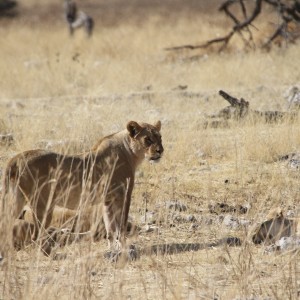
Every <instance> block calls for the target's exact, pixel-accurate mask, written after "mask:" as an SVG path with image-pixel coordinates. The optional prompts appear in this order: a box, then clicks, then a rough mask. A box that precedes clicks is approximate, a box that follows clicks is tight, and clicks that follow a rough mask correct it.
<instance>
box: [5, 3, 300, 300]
mask: <svg viewBox="0 0 300 300" xmlns="http://www.w3.org/2000/svg"><path fill="white" fill-rule="evenodd" d="M35 2H37V1H33V0H32V1H27V4H26V9H27V10H26V14H25V15H24V16H23V17H21V18H20V20H19V21H18V20H17V21H12V22H11V23H9V22H8V21H3V22H5V24H6V26H5V27H3V26H2V27H1V28H0V39H1V48H0V54H1V58H2V59H1V61H0V78H1V80H0V130H1V132H0V133H2V132H3V133H8V132H11V133H13V135H14V138H15V144H14V145H12V146H10V147H7V146H0V147H1V148H0V168H3V167H4V166H5V163H6V162H7V160H8V159H9V157H11V156H12V155H13V154H15V153H17V152H19V151H23V150H26V149H32V148H37V147H46V146H47V147H49V148H50V149H53V150H56V151H63V152H68V153H75V152H80V151H83V150H85V149H88V148H90V147H91V146H92V145H93V144H94V143H95V142H96V141H97V140H98V139H99V138H101V137H102V136H103V135H106V134H109V133H112V132H115V131H118V130H121V129H123V128H124V126H125V124H126V123H127V121H129V120H137V121H145V122H154V121H156V120H158V119H160V120H162V135H163V143H164V147H165V155H164V158H163V160H162V161H161V162H160V164H156V165H149V164H146V163H144V164H143V165H142V167H141V172H140V173H139V175H138V176H137V182H136V186H135V189H134V195H133V203H132V209H131V213H130V215H131V217H132V219H133V222H134V223H135V224H138V225H143V222H142V219H143V217H144V211H145V208H146V201H147V209H148V210H149V211H155V210H157V206H158V205H160V209H158V210H159V212H160V214H159V216H158V217H157V222H158V220H160V221H161V222H160V223H159V224H157V226H158V228H157V229H156V230H155V231H154V232H152V233H142V234H140V235H139V237H138V238H137V239H136V243H137V245H138V246H139V247H142V248H147V247H150V246H151V245H154V244H166V243H181V244H184V243H210V242H213V241H216V240H218V239H221V238H224V237H227V236H238V237H240V238H241V239H242V240H243V243H242V246H240V247H227V246H225V245H222V246H218V247H213V248H205V249H203V250H200V251H194V252H183V253H178V254H174V255H169V254H165V255H154V254H152V255H149V254H145V255H142V256H141V258H140V260H138V261H136V262H132V263H127V264H124V265H122V264H119V265H114V264H111V263H109V262H108V261H106V260H105V259H104V258H103V253H104V251H105V250H106V242H105V241H103V242H97V243H91V242H84V241H82V242H80V243H76V244H72V245H69V246H66V247H65V248H62V249H60V252H62V253H66V254H67V258H66V259H64V260H58V261H55V260H52V259H49V258H46V257H45V256H43V254H41V253H40V251H39V250H38V249H37V247H35V246H34V245H31V246H29V247H27V248H26V249H25V250H22V251H20V252H15V251H13V250H11V249H10V248H9V246H8V245H6V242H7V240H6V239H5V237H6V236H8V232H9V230H10V224H9V220H8V219H6V218H2V220H1V221H0V228H1V230H0V233H1V235H0V236H1V241H0V249H1V251H2V252H3V253H5V254H6V256H5V260H4V261H3V262H2V263H0V299H9V298H12V299H22V298H24V299H42V298H47V299H52V298H58V297H59V298H61V299H82V298H84V299H89V298H91V299H93V298H98V299H99V298H101V299H102V298H104V299H127V298H132V299H157V298H159V299H297V297H299V293H300V270H299V266H300V264H299V259H300V254H299V250H298V251H297V252H284V253H280V254H275V253H272V254H270V255H265V254H264V253H263V250H264V249H263V247H258V246H255V245H253V244H252V243H251V241H250V240H249V230H250V229H251V228H252V227H253V225H255V224H256V222H258V221H261V220H263V218H264V216H265V215H266V214H267V213H268V211H269V209H270V208H272V207H275V206H281V207H282V208H283V209H285V210H295V208H297V207H299V200H300V194H299V173H298V172H297V171H296V172H295V171H291V170H289V169H288V168H287V166H286V164H285V163H284V162H283V163H281V162H278V161H276V159H277V158H278V156H279V155H283V154H286V153H290V152H295V151H298V150H299V146H300V133H299V125H300V124H299V121H296V122H295V123H282V124H273V125H270V124H264V123H260V122H258V123H255V124H253V123H251V122H249V123H246V124H242V125H241V124H231V126H230V127H229V128H219V129H211V128H209V129H205V130H204V129H203V127H202V123H203V121H204V120H205V116H206V115H209V114H212V113H215V112H217V111H218V110H219V109H221V108H223V107H224V106H225V105H226V103H225V101H224V100H222V99H221V98H220V97H219V96H218V95H217V94H218V91H219V89H224V90H225V91H228V92H229V93H232V94H233V95H235V96H237V97H244V98H245V99H247V100H249V101H250V103H251V104H250V105H251V107H252V108H253V109H260V110H272V109H279V110H285V109H286V102H285V101H286V100H285V99H284V97H283V94H284V92H285V91H286V89H287V88H288V87H290V86H293V85H297V84H298V85H299V82H300V60H299V58H300V57H299V45H292V46H291V47H289V48H281V49H275V50H274V51H272V52H270V53H262V52H260V51H254V52H251V53H244V52H243V51H241V50H240V49H239V48H240V43H239V40H238V39H237V40H236V41H235V43H234V44H233V46H232V50H231V51H230V52H229V53H223V54H221V55H217V54H214V53H212V52H205V51H204V52H197V53H190V52H181V53H178V54H170V53H167V52H166V51H164V50H163V49H164V48H165V47H168V46H174V45H181V44H185V43H199V42H201V41H204V40H206V39H208V38H210V37H214V36H217V35H222V34H223V33H225V32H226V30H227V28H226V27H225V26H223V24H224V23H223V22H224V20H223V19H222V17H220V18H215V19H214V21H213V22H212V21H210V20H211V18H210V17H209V16H208V15H205V14H204V15H201V17H199V16H198V15H197V14H196V11H195V12H193V11H192V9H191V10H184V11H181V13H178V12H176V10H175V9H174V11H173V10H171V11H172V12H173V14H170V16H168V15H167V14H165V9H166V8H165V7H171V6H168V5H169V4H170V3H169V2H168V1H166V3H165V4H164V6H163V7H164V10H162V11H160V10H159V6H157V5H156V6H155V5H154V4H153V5H154V7H155V9H154V8H153V9H152V10H151V9H150V10H149V11H150V12H151V14H150V13H149V14H146V15H145V18H143V15H141V16H139V18H137V16H135V15H132V16H133V17H132V18H129V17H128V16H130V13H132V11H131V10H130V9H132V7H134V6H132V7H131V6H129V8H128V11H127V14H128V16H125V17H124V16H123V17H122V18H121V17H120V16H118V15H117V14H116V15H114V18H115V19H114V18H111V19H109V18H108V17H106V18H105V19H104V20H102V21H101V19H99V22H98V24H100V25H102V26H100V25H99V26H98V27H96V31H95V34H94V36H93V38H92V39H91V40H86V39H85V37H84V35H83V34H82V32H77V33H76V35H75V37H74V38H73V39H69V37H68V36H67V29H66V28H65V27H64V24H63V23H62V21H60V20H59V21H56V22H55V24H54V25H53V26H54V27H53V28H50V25H49V21H50V20H52V19H53V16H49V15H47V14H46V13H45V8H44V7H42V5H40V7H39V9H37V11H36V13H37V15H38V13H39V12H40V13H43V14H45V22H44V23H43V24H42V25H41V26H36V24H37V23H35V21H30V22H27V23H26V20H27V21H28V9H30V7H32V5H33V4H34V3H35ZM179 2H180V1H178V3H179ZM198 2H200V1H198ZM99 3H100V4H99V5H100V6H101V8H103V7H105V5H104V1H99ZM176 3H177V2H176ZM178 3H177V4H178ZM113 4H114V5H115V6H114V8H115V9H116V8H117V7H118V5H119V4H120V2H118V1H114V2H113ZM135 4H136V3H135ZM52 5H53V7H52V6H51V8H52V10H53V12H57V11H59V10H58V8H57V7H56V6H55V5H58V1H56V2H53V4H52ZM90 5H91V6H89V5H88V4H87V5H86V9H88V8H89V7H93V8H95V7H94V6H92V3H90ZM94 5H95V4H94ZM136 5H137V4H136ZM178 5H179V4H178ZM192 5H195V6H192ZM202 5H203V4H202ZM45 6H46V5H45ZM191 6H192V7H193V8H194V9H195V8H197V7H198V6H197V5H196V4H195V2H194V1H191ZM200 6H201V5H200V4H199V7H198V8H199V10H200ZM141 7H142V6H141ZM179 7H181V6H179ZM107 9H111V8H109V7H108V8H107ZM140 9H141V10H140V11H142V12H143V13H145V11H143V10H142V8H140ZM52 10H51V12H52ZM108 11H111V10H108ZM133 11H134V10H133ZM140 11H139V12H140ZM95 14H96V15H97V14H98V15H99V14H104V12H102V11H100V10H97V9H95ZM98 15H97V16H98ZM217 16H218V15H214V17H217ZM37 20H39V19H38V18H37ZM97 21H98V20H96V22H97ZM36 22H37V21H36ZM61 26H63V27H61ZM259 29H260V28H259ZM259 35H260V36H259V37H258V38H263V33H262V32H259ZM194 54H200V55H203V56H202V58H200V59H198V60H186V59H185V58H186V57H191V56H193V55H194ZM178 85H187V86H188V88H187V92H191V93H192V92H193V93H198V96H197V97H190V98H189V97H186V96H184V95H183V94H182V93H180V92H176V91H173V90H172V89H173V88H176V87H177V86H178ZM49 141H51V142H52V143H48V142H49ZM57 141H67V145H65V146H64V147H63V148H62V145H61V143H57ZM47 143H48V144H47ZM225 181H226V182H228V183H227V184H225ZM168 200H179V201H180V202H182V203H184V204H185V205H187V211H186V212H173V213H170V211H169V210H167V209H161V206H163V203H164V202H165V201H168ZM215 202H225V203H227V204H230V205H238V204H245V203H248V204H250V205H251V209H250V211H249V212H248V214H247V215H245V216H242V217H241V216H238V215H237V216H236V215H235V216H236V217H239V218H244V219H246V220H249V221H250V222H251V225H250V226H248V227H247V228H246V229H245V228H243V226H239V227H237V228H229V227H226V226H225V225H224V224H223V223H222V222H217V221H216V219H217V218H218V217H217V216H215V215H212V214H210V212H209V210H208V205H209V204H210V203H215ZM189 214H190V215H194V216H195V217H196V218H197V222H194V223H196V225H197V224H198V225H199V227H198V228H197V229H195V230H191V229H190V226H191V223H190V222H187V221H184V218H185V216H186V215H189ZM175 217H178V218H175ZM180 218H181V219H180ZM209 219H212V220H213V222H212V223H209V222H206V221H207V220H209ZM178 220H181V221H178ZM3 241H4V242H3Z"/></svg>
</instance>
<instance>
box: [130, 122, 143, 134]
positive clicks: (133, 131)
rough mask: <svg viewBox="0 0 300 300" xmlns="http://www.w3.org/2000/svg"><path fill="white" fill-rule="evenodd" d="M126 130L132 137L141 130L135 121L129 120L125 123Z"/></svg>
mask: <svg viewBox="0 0 300 300" xmlns="http://www.w3.org/2000/svg"><path fill="white" fill-rule="evenodd" d="M127 130H128V132H129V135H130V136H131V137H132V138H133V137H135V136H136V135H137V134H138V133H139V132H140V131H141V130H142V127H141V126H140V125H139V124H138V123H137V122H135V121H130V122H128V124H127Z"/></svg>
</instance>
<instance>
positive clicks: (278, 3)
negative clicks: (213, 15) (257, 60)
mask: <svg viewBox="0 0 300 300" xmlns="http://www.w3.org/2000/svg"><path fill="white" fill-rule="evenodd" d="M244 1H245V0H226V1H225V2H224V3H222V5H221V6H220V7H219V11H221V12H224V13H225V15H226V16H227V17H228V18H229V19H230V20H231V21H232V22H233V23H234V25H233V26H232V29H231V30H230V31H229V33H228V34H226V35H225V36H223V37H220V38H215V39H211V40H209V41H207V42H206V43H203V44H200V45H183V46H176V47H168V48H165V50H167V51H173V50H182V49H189V50H194V49H199V48H208V47H210V46H211V45H213V44H221V46H220V47H219V52H220V51H222V50H223V49H224V48H226V46H227V45H228V43H229V42H230V40H231V38H232V37H233V36H234V35H235V34H236V33H237V34H238V35H239V36H240V37H241V39H242V40H243V42H244V44H245V46H246V47H247V48H249V47H250V48H251V47H252V48H255V44H254V41H253V35H252V32H251V30H250V26H251V27H254V25H253V24H252V23H253V21H255V20H256V18H257V17H258V16H259V15H260V14H261V13H262V8H263V6H262V4H263V2H265V3H266V4H268V5H270V6H272V7H274V9H276V11H278V14H279V17H280V18H281V23H280V25H278V27H277V28H276V30H275V31H274V33H273V34H271V36H270V37H269V39H268V41H267V42H266V43H265V44H263V45H262V47H263V48H269V47H270V45H271V44H272V42H273V41H274V40H275V39H276V38H277V37H278V36H284V37H285V38H287V39H288V41H291V42H292V41H293V40H295V39H297V38H299V37H300V34H298V35H296V36H288V35H287V34H286V32H287V30H286V29H287V25H288V24H289V23H290V22H296V23H300V2H299V0H294V2H293V4H292V5H291V4H289V3H290V2H288V1H285V0H255V7H254V9H253V11H252V13H251V15H250V16H249V17H248V14H247V9H246V5H245V3H244ZM236 4H239V6H240V9H241V11H242V15H243V20H239V19H238V18H237V17H236V16H235V14H234V13H233V12H232V11H231V10H230V8H231V7H232V6H233V5H236ZM254 28H255V27H254ZM243 32H247V34H248V37H247V38H246V37H245V36H244V34H243Z"/></svg>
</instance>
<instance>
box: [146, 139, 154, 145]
mask: <svg viewBox="0 0 300 300" xmlns="http://www.w3.org/2000/svg"><path fill="white" fill-rule="evenodd" d="M145 144H146V145H147V146H150V145H151V144H153V142H152V140H151V139H150V138H148V137H146V138H145Z"/></svg>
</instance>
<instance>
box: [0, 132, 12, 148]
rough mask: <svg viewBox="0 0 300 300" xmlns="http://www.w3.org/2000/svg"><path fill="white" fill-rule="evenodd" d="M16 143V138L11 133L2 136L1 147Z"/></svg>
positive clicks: (0, 137)
mask: <svg viewBox="0 0 300 300" xmlns="http://www.w3.org/2000/svg"><path fill="white" fill-rule="evenodd" d="M13 142H14V137H13V135H12V134H11V133H8V134H0V145H6V146H10V145H11V144H13Z"/></svg>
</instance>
